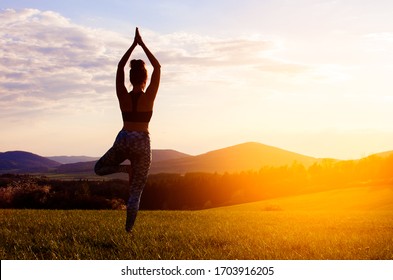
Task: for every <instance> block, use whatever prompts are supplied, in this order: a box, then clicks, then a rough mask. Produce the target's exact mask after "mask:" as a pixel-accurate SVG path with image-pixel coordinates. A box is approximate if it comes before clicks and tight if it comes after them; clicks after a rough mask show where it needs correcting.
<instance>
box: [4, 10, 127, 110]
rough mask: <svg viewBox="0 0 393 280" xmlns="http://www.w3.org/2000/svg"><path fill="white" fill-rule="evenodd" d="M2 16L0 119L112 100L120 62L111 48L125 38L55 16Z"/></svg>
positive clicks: (31, 13)
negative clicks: (11, 115)
mask: <svg viewBox="0 0 393 280" xmlns="http://www.w3.org/2000/svg"><path fill="white" fill-rule="evenodd" d="M0 13H1V21H0V44H1V47H0V90H1V96H0V106H1V107H2V108H3V110H2V112H1V113H0V114H1V115H9V112H11V111H12V112H14V113H15V114H18V113H21V112H24V113H26V111H29V110H31V111H37V110H38V111H39V110H44V109H45V110H48V109H50V108H52V107H53V108H56V110H57V109H58V106H56V105H59V104H63V105H64V106H62V107H63V108H66V107H67V106H70V105H71V104H70V103H69V102H64V101H67V100H73V102H72V106H76V107H83V106H87V104H89V103H90V102H94V100H102V99H106V98H108V97H109V93H110V91H111V90H112V85H113V80H114V78H113V73H114V66H115V65H116V59H117V55H115V53H114V52H113V51H111V50H109V47H113V44H112V43H110V42H111V41H112V42H113V41H114V42H119V43H118V44H119V45H118V46H115V47H117V48H119V46H121V45H122V43H124V39H123V38H122V37H121V36H119V35H117V34H115V33H110V32H108V31H104V30H98V29H90V28H87V27H83V26H78V25H76V24H73V23H72V22H71V21H70V20H68V19H66V18H64V17H63V16H61V15H60V14H57V13H54V12H42V11H39V10H33V9H25V10H21V11H15V10H4V11H1V12H0ZM97 77H99V78H97ZM26 105H29V106H28V107H27V106H26Z"/></svg>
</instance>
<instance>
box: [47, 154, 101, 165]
mask: <svg viewBox="0 0 393 280" xmlns="http://www.w3.org/2000/svg"><path fill="white" fill-rule="evenodd" d="M46 158H47V159H50V160H54V161H57V162H59V163H61V164H68V163H76V162H86V161H95V160H98V159H99V158H98V157H87V156H53V157H46Z"/></svg>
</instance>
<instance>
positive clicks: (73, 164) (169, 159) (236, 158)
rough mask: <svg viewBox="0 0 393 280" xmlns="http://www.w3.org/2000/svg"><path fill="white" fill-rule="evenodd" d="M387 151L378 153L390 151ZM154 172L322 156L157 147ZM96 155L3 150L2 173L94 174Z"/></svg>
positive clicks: (252, 147) (244, 147) (249, 146)
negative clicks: (199, 151)
mask: <svg viewBox="0 0 393 280" xmlns="http://www.w3.org/2000/svg"><path fill="white" fill-rule="evenodd" d="M392 153H393V152H392V151H391V152H384V153H380V154H377V155H381V156H382V155H383V156H386V155H389V154H392ZM152 154H153V161H152V165H151V169H150V174H157V173H180V174H184V173H189V172H209V173H214V172H217V173H224V172H229V173H232V172H239V171H248V170H258V169H260V168H262V167H264V166H285V165H291V164H293V163H294V162H297V163H300V164H303V165H304V166H306V167H307V166H310V165H312V164H313V163H315V162H317V161H319V160H321V159H318V158H314V157H309V156H305V155H301V154H298V153H294V152H290V151H287V150H283V149H279V148H276V147H272V146H268V145H264V144H261V143H256V142H247V143H243V144H238V145H234V146H231V147H226V148H223V149H218V150H214V151H210V152H207V153H204V154H200V155H196V156H191V155H188V154H185V153H181V152H178V151H175V150H153V151H152ZM97 160H98V158H94V157H85V156H82V157H69V156H57V157H42V156H39V155H36V154H33V153H29V152H25V151H9V152H4V153H0V174H1V173H3V174H4V173H43V174H51V173H52V174H80V175H81V174H84V175H86V176H88V175H89V176H93V175H94V171H93V169H94V165H95V162H96V161H97Z"/></svg>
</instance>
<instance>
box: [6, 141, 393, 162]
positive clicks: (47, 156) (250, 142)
mask: <svg viewBox="0 0 393 280" xmlns="http://www.w3.org/2000/svg"><path fill="white" fill-rule="evenodd" d="M249 144H258V145H262V146H267V147H270V148H273V149H279V150H282V151H285V152H288V153H294V154H298V155H300V156H305V157H309V158H314V159H321V160H322V159H334V160H339V161H351V160H359V159H362V158H366V157H369V156H373V155H378V154H383V153H388V152H393V150H385V151H379V152H376V153H372V154H370V155H365V156H360V157H358V158H349V159H342V158H334V157H329V156H328V157H323V158H321V157H314V156H312V155H307V154H302V153H299V152H297V151H292V150H286V149H283V148H280V147H276V146H271V145H267V144H264V143H260V142H254V141H248V142H243V143H238V144H234V145H230V146H225V147H220V148H217V149H213V150H207V151H203V152H201V153H198V154H190V153H186V152H183V151H180V150H176V149H171V148H158V149H155V148H152V151H173V152H178V153H182V154H185V155H187V156H192V157H195V156H200V155H204V154H207V153H210V152H215V151H219V150H222V149H228V148H233V147H236V146H241V145H249ZM6 152H26V153H32V154H35V155H38V156H41V157H44V158H51V157H88V158H100V157H101V156H100V155H97V156H94V155H83V154H82V155H78V154H77V155H73V154H56V155H43V154H39V153H35V152H34V151H28V150H8V151H0V154H1V153H6Z"/></svg>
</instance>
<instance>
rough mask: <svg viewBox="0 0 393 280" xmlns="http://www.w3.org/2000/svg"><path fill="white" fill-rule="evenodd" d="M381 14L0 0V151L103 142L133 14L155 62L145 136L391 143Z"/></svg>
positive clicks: (359, 9)
mask: <svg viewBox="0 0 393 280" xmlns="http://www.w3.org/2000/svg"><path fill="white" fill-rule="evenodd" d="M392 18H393V2H392V1H387V0H386V1H384V0H376V1H368V0H345V1H329V0H298V1H289V0H243V1H235V0H214V1H211V0H199V1H196V0H146V1H134V0H131V1H130V0H124V1H123V0H112V1H92V0H87V1H80V0H78V1H75V0H70V1H50V0H45V1H44V0H34V1H33V0H31V1H27V0H26V1H18V0H12V1H9V0H2V1H0V107H1V110H0V131H1V132H0V133H1V136H0V152H5V151H11V150H24V151H29V152H33V153H37V154H39V155H43V156H54V155H87V156H100V155H102V154H103V153H104V152H106V150H107V149H109V148H110V146H111V145H112V144H113V141H114V139H115V137H116V134H117V133H118V131H119V130H120V129H121V127H122V120H121V114H120V110H119V108H118V101H117V98H116V94H115V73H116V66H117V63H118V61H119V60H120V58H121V57H122V55H123V54H124V52H125V51H126V50H127V49H128V47H129V46H130V45H131V44H132V40H133V37H134V30H135V27H136V26H138V27H139V29H140V33H141V35H142V38H143V40H144V41H145V43H146V45H147V46H148V47H149V49H150V50H151V51H152V52H153V53H154V54H155V55H156V57H157V58H158V60H159V61H160V63H161V65H162V69H161V72H162V76H161V84H160V89H159V92H158V95H157V99H156V101H155V107H154V114H153V118H152V120H151V123H150V133H151V138H152V148H153V149H174V150H178V151H181V152H184V153H189V154H192V155H197V154H201V153H205V152H208V151H211V150H215V149H219V148H224V147H228V146H232V145H236V144H240V143H243V142H250V141H252V142H259V143H263V144H266V145H271V146H275V147H279V148H282V149H286V150H289V151H293V152H297V153H300V154H304V155H308V156H313V157H331V158H338V159H357V158H361V157H364V156H368V155H370V154H373V153H378V152H383V151H388V150H393V110H392V108H393V82H392V75H391V74H392V70H393V20H391V19H392ZM132 58H142V59H144V60H146V61H147V58H146V56H145V55H144V54H143V52H142V51H141V49H140V48H138V49H136V50H135V52H134V53H133V55H132ZM151 70H152V68H151V66H149V71H150V73H151Z"/></svg>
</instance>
